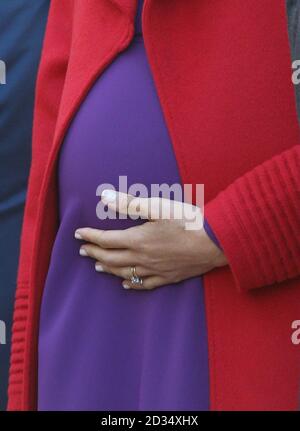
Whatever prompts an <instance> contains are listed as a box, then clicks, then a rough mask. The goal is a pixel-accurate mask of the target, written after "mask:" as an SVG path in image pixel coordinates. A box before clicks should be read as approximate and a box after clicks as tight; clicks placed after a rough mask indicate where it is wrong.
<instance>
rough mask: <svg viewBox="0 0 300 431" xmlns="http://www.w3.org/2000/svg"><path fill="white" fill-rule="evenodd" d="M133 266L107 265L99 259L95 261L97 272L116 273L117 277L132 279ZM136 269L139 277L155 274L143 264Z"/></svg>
mask: <svg viewBox="0 0 300 431" xmlns="http://www.w3.org/2000/svg"><path fill="white" fill-rule="evenodd" d="M131 268H132V267H131V266H125V267H118V266H107V265H104V264H103V263H102V262H99V261H97V262H96V263H95V270H96V271H97V272H107V273H109V274H113V275H116V276H117V277H121V278H124V279H126V280H130V279H131V277H132V275H133V272H132V269H131ZM135 271H136V275H137V276H138V277H147V276H150V275H153V272H152V271H151V270H149V269H147V268H145V267H143V266H136V267H135Z"/></svg>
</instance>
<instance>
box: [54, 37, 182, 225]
mask: <svg viewBox="0 0 300 431" xmlns="http://www.w3.org/2000/svg"><path fill="white" fill-rule="evenodd" d="M120 177H122V179H121V180H120ZM120 181H121V183H122V184H123V186H124V187H125V188H126V185H127V186H128V187H130V186H132V185H134V184H135V185H136V187H137V189H140V187H139V186H138V185H137V184H141V185H143V186H144V188H146V189H147V192H149V194H150V192H151V190H150V187H151V184H162V183H167V184H168V185H172V184H174V183H176V184H178V183H180V178H179V174H178V169H177V164H176V159H175V156H174V153H173V148H172V143H171V141H170V137H169V134H168V130H167V128H166V125H165V121H164V117H163V114H162V111H161V108H160V104H159V100H158V96H157V93H156V90H155V87H154V83H153V81H152V77H151V73H150V70H149V66H148V63H147V59H146V54H145V49H144V45H143V40H142V38H140V37H135V39H134V41H133V43H132V44H131V45H130V47H129V48H128V49H127V50H126V51H125V52H123V53H122V54H121V55H120V56H119V57H118V58H117V59H116V60H115V61H114V62H113V63H112V64H111V65H110V66H109V67H108V69H107V70H106V71H105V72H104V73H103V75H102V76H101V77H100V78H99V79H98V81H97V82H96V83H95V85H94V86H93V88H92V90H91V91H90V93H89V95H88V96H87V98H86V100H85V101H84V103H83V104H82V106H81V108H80V111H79V112H78V114H77V116H76V118H75V120H74V121H73V124H72V125H71V127H70V130H69V132H68V135H67V136H66V139H65V142H64V144H63V148H62V151H61V155H60V162H59V190H60V216H61V221H63V219H64V217H66V216H69V217H70V216H71V214H70V209H71V208H73V207H74V210H75V211H76V214H77V216H76V219H77V221H78V222H79V223H81V224H82V223H83V225H93V226H98V227H101V228H104V229H109V228H120V227H126V226H128V225H130V224H132V221H128V220H127V221H124V220H115V219H114V220H109V219H106V220H101V221H100V220H99V218H97V217H96V206H97V203H98V201H99V197H97V196H96V190H97V188H98V187H99V186H100V188H101V185H104V184H110V185H112V186H114V187H115V188H116V189H119V183H120ZM103 188H105V186H104V187H103ZM134 189H135V188H134V187H133V188H131V191H133V190H134ZM123 191H125V190H123ZM145 192H146V190H145ZM78 214H80V218H81V220H78Z"/></svg>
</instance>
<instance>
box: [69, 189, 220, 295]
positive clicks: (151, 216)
mask: <svg viewBox="0 0 300 431" xmlns="http://www.w3.org/2000/svg"><path fill="white" fill-rule="evenodd" d="M101 200H102V201H103V202H104V203H105V204H107V205H108V207H109V208H110V209H112V210H115V211H118V212H119V213H122V214H128V215H129V216H131V215H133V216H136V215H140V216H141V217H142V218H146V219H148V220H149V221H148V222H145V223H143V224H141V225H138V226H134V227H131V228H128V229H124V230H108V231H104V230H99V229H92V228H81V229H78V230H76V232H75V238H77V239H81V240H84V241H85V242H86V243H85V244H84V245H82V246H81V248H80V254H81V255H82V256H88V257H91V258H93V259H95V261H96V263H95V269H96V270H97V271H100V272H107V273H111V274H114V275H116V276H118V277H121V278H122V279H124V281H123V283H122V284H123V287H124V288H127V289H129V288H133V289H139V290H140V289H153V288H156V287H159V286H163V285H166V284H172V283H178V282H180V281H182V280H185V279H187V278H190V277H194V276H200V275H201V274H204V273H206V272H208V271H210V270H212V269H213V268H215V267H220V266H224V265H226V264H227V260H226V258H225V256H224V254H223V252H222V251H221V250H220V249H219V248H218V247H217V246H216V245H215V244H214V242H213V241H212V240H211V239H210V238H209V236H208V235H207V234H206V232H205V230H204V229H203V228H202V227H201V228H199V226H202V221H201V223H200V224H199V217H201V213H200V209H199V208H197V207H195V206H193V205H189V204H186V203H182V202H175V201H170V200H167V199H161V198H149V199H146V198H138V197H137V198H136V197H133V196H130V195H127V194H125V193H117V192H114V191H112V190H108V191H105V192H103V193H102V196H101ZM132 267H135V268H136V274H137V276H138V277H141V278H142V279H143V283H142V285H141V284H134V283H132V282H131V281H130V279H131V277H132V270H131V268H132Z"/></svg>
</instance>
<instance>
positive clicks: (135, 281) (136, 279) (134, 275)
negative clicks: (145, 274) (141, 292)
mask: <svg viewBox="0 0 300 431" xmlns="http://www.w3.org/2000/svg"><path fill="white" fill-rule="evenodd" d="M130 270H131V278H130V281H131V283H132V284H141V285H142V284H143V279H142V278H141V277H139V276H138V275H137V273H136V267H135V266H132V267H131V268H130Z"/></svg>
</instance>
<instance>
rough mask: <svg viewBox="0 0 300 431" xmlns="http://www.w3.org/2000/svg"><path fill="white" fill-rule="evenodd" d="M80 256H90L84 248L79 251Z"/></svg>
mask: <svg viewBox="0 0 300 431" xmlns="http://www.w3.org/2000/svg"><path fill="white" fill-rule="evenodd" d="M79 254H80V256H87V255H88V254H87V252H86V250H85V249H84V248H80V249H79Z"/></svg>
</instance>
